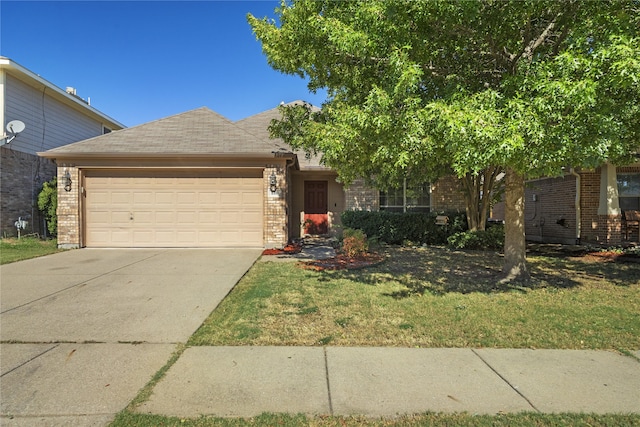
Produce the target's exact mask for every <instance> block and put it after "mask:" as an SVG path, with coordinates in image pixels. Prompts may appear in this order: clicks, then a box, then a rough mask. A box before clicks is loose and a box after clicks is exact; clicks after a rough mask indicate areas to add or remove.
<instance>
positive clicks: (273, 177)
mask: <svg viewBox="0 0 640 427" xmlns="http://www.w3.org/2000/svg"><path fill="white" fill-rule="evenodd" d="M277 189H278V181H277V180H276V174H275V173H274V172H271V175H270V176H269V190H271V192H272V193H275V192H276V190H277Z"/></svg>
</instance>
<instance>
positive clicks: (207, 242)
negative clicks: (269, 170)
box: [84, 170, 263, 247]
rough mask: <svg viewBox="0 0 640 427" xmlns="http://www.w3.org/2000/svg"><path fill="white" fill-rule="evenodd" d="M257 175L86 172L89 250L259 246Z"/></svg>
mask: <svg viewBox="0 0 640 427" xmlns="http://www.w3.org/2000/svg"><path fill="white" fill-rule="evenodd" d="M262 183H263V181H262V171H261V170H246V171H228V172H182V173H179V172H173V173H171V174H167V173H161V172H155V173H149V172H146V173H133V172H118V173H116V172H106V171H94V172H91V171H89V172H87V174H86V176H85V186H84V187H85V202H84V206H85V216H84V218H85V244H86V246H87V247H261V246H262V245H263V241H262V239H263V238H262V230H263V220H262V218H263V215H262V209H263V208H262V192H263V184H262Z"/></svg>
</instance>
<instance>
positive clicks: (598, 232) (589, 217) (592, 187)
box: [581, 166, 640, 246]
mask: <svg viewBox="0 0 640 427" xmlns="http://www.w3.org/2000/svg"><path fill="white" fill-rule="evenodd" d="M616 172H617V173H618V174H621V173H640V167H638V166H631V167H619V168H617V170H616ZM581 176H582V205H581V206H582V240H583V242H585V243H597V244H602V245H607V246H614V245H619V244H620V243H622V238H623V236H622V216H621V215H598V206H599V203H600V169H599V168H598V169H596V170H595V171H594V172H589V173H582V174H581Z"/></svg>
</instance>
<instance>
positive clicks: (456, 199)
mask: <svg viewBox="0 0 640 427" xmlns="http://www.w3.org/2000/svg"><path fill="white" fill-rule="evenodd" d="M431 210H432V211H434V212H440V211H458V212H463V211H465V210H466V205H465V201H464V194H463V193H462V185H461V183H460V180H459V179H458V178H456V177H455V176H445V177H443V178H440V179H439V180H437V181H436V182H435V183H433V184H432V185H431Z"/></svg>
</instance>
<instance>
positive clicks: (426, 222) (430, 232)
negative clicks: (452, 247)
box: [342, 211, 467, 245]
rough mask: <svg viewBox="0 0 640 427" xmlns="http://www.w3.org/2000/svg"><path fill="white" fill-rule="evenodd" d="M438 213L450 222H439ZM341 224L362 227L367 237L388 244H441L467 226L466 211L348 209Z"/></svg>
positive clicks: (343, 214) (360, 228)
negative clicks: (440, 223)
mask: <svg viewBox="0 0 640 427" xmlns="http://www.w3.org/2000/svg"><path fill="white" fill-rule="evenodd" d="M438 215H446V216H448V217H449V225H446V226H442V225H436V216H438ZM342 225H343V227H345V228H353V229H359V230H362V231H363V232H364V233H365V234H366V235H367V236H368V237H370V238H377V239H378V240H379V241H381V242H385V243H389V244H394V245H396V244H402V243H406V242H411V243H414V244H423V243H424V244H428V245H441V244H446V243H447V238H448V237H449V236H450V235H452V234H455V233H459V232H461V231H465V230H466V229H467V217H466V214H465V213H464V212H462V213H459V212H445V213H435V212H430V213H418V212H406V213H397V212H388V211H375V212H371V211H345V212H343V213H342Z"/></svg>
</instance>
